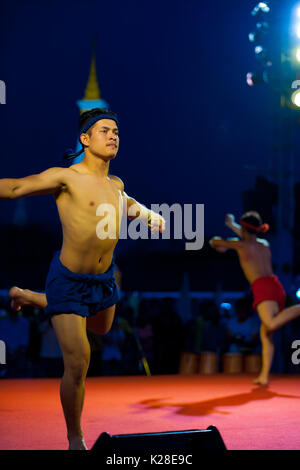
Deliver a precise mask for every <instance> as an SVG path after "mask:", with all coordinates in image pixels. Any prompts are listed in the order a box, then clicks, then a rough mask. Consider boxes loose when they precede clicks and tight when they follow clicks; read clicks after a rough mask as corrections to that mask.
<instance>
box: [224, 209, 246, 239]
mask: <svg viewBox="0 0 300 470" xmlns="http://www.w3.org/2000/svg"><path fill="white" fill-rule="evenodd" d="M225 225H226V226H227V227H228V228H230V229H231V230H232V231H233V232H234V233H236V234H237V235H238V236H239V237H240V238H241V236H242V228H241V226H240V225H239V224H237V223H236V222H235V218H234V215H232V214H227V215H226V217H225Z"/></svg>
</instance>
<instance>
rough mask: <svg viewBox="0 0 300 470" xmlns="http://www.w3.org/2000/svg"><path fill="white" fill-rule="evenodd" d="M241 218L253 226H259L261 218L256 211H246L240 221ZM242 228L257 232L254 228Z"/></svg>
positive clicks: (249, 231) (253, 232)
mask: <svg viewBox="0 0 300 470" xmlns="http://www.w3.org/2000/svg"><path fill="white" fill-rule="evenodd" d="M242 220H243V221H244V222H247V224H251V225H254V227H260V226H261V225H262V218H261V216H260V215H259V213H258V212H256V211H249V212H246V213H245V214H244V215H242V217H241V221H242ZM244 229H245V230H247V232H248V233H252V234H257V231H256V230H254V229H253V230H252V229H251V228H249V227H244Z"/></svg>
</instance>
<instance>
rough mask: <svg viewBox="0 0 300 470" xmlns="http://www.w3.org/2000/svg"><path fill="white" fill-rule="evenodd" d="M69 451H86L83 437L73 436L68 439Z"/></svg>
mask: <svg viewBox="0 0 300 470" xmlns="http://www.w3.org/2000/svg"><path fill="white" fill-rule="evenodd" d="M69 450H88V448H87V446H86V444H85V442H84V439H83V437H80V436H75V437H70V438H69Z"/></svg>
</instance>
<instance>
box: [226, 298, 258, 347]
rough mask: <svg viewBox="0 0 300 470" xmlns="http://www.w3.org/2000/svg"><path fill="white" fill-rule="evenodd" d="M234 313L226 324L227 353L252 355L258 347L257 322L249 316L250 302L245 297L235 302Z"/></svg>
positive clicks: (250, 311)
mask: <svg viewBox="0 0 300 470" xmlns="http://www.w3.org/2000/svg"><path fill="white" fill-rule="evenodd" d="M235 312H236V315H235V316H234V317H232V318H231V319H230V320H229V321H228V324H227V332H228V340H229V349H228V352H239V353H241V354H249V353H254V352H256V351H257V347H258V345H259V322H258V321H256V317H254V316H252V315H251V313H252V307H251V300H250V299H248V298H247V297H243V298H241V299H239V300H237V302H236V304H235Z"/></svg>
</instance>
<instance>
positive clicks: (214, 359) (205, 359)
mask: <svg viewBox="0 0 300 470" xmlns="http://www.w3.org/2000/svg"><path fill="white" fill-rule="evenodd" d="M217 372H218V356H217V354H216V353H214V352H210V351H203V352H202V353H201V354H200V360H199V365H198V374H217Z"/></svg>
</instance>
